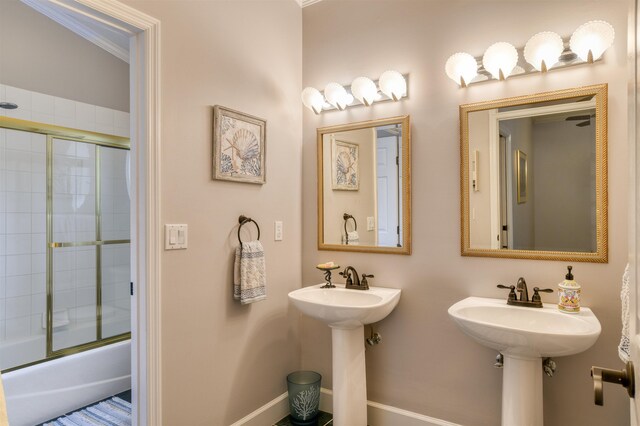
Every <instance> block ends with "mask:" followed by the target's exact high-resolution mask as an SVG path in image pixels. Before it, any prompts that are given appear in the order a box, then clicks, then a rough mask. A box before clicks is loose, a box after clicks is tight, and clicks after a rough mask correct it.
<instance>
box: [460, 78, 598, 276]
mask: <svg viewBox="0 0 640 426" xmlns="http://www.w3.org/2000/svg"><path fill="white" fill-rule="evenodd" d="M460 192H461V201H460V207H461V254H462V255H463V256H481V257H502V258H517V259H539V260H563V261H576V262H597V263H606V262H607V261H608V258H607V236H608V232H607V226H608V225H607V85H606V84H600V85H594V86H587V87H580V88H575V89H565V90H558V91H554V92H546V93H539V94H534V95H527V96H519V97H514V98H507V99H499V100H494V101H486V102H479V103H473V104H466V105H461V106H460Z"/></svg>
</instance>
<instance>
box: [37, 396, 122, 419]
mask: <svg viewBox="0 0 640 426" xmlns="http://www.w3.org/2000/svg"><path fill="white" fill-rule="evenodd" d="M44 425H45V426H130V425H131V403H129V402H127V401H125V400H124V399H121V398H118V397H117V396H114V397H113V398H109V399H105V400H104V401H100V402H98V403H96V404H93V405H90V406H88V407H86V408H83V409H82V410H78V411H74V412H73V413H70V414H67V415H66V416H62V417H59V418H58V419H56V420H53V421H51V422H47V423H45V424H44Z"/></svg>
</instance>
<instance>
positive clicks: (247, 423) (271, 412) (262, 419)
mask: <svg viewBox="0 0 640 426" xmlns="http://www.w3.org/2000/svg"><path fill="white" fill-rule="evenodd" d="M287 396H288V395H287V392H285V393H283V394H282V395H279V396H277V397H276V398H275V399H273V400H271V401H269V402H267V403H266V404H265V405H263V406H262V407H260V408H258V409H257V410H255V411H254V412H252V413H250V414H247V415H246V416H244V417H243V418H241V419H240V420H238V421H237V422H235V423H234V424H232V425H231V426H264V425H273V424H275V423H276V422H277V421H278V420H280V419H282V418H283V417H285V416H286V415H288V414H289V401H288V400H287Z"/></svg>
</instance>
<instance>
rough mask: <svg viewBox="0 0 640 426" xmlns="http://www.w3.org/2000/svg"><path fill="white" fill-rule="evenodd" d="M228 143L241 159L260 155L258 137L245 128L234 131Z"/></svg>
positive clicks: (244, 159)
mask: <svg viewBox="0 0 640 426" xmlns="http://www.w3.org/2000/svg"><path fill="white" fill-rule="evenodd" d="M230 145H231V147H232V148H233V151H234V154H235V155H237V156H238V157H240V158H241V159H242V160H243V161H246V160H252V159H254V158H258V156H259V155H260V143H259V142H258V138H256V135H254V134H253V133H251V132H250V131H249V130H247V129H240V130H238V131H237V132H235V133H234V134H233V139H232V140H231V142H230Z"/></svg>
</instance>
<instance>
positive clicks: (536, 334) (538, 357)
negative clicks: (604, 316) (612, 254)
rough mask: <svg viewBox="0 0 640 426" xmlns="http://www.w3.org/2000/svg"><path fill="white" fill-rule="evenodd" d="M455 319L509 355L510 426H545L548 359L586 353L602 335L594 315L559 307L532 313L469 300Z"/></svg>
mask: <svg viewBox="0 0 640 426" xmlns="http://www.w3.org/2000/svg"><path fill="white" fill-rule="evenodd" d="M449 315H450V316H451V318H452V319H453V320H454V321H455V323H456V324H457V325H458V327H460V329H461V330H462V331H463V332H464V333H465V334H467V335H468V336H470V337H471V338H472V339H474V340H475V341H477V342H478V343H480V344H482V345H484V346H487V347H489V348H492V349H495V350H497V351H499V352H500V353H502V355H503V359H504V367H503V371H502V425H504V426H511V425H528V426H543V423H544V416H543V404H542V358H546V357H552V356H553V357H557V356H564V355H573V354H577V353H579V352H582V351H585V350H587V349H589V348H590V347H591V346H592V345H593V344H594V343H595V342H596V340H597V339H598V336H599V335H600V330H601V328H600V322H599V321H598V318H596V316H595V315H594V314H593V312H591V309H589V308H585V307H581V308H580V312H579V313H577V314H565V313H562V312H560V311H558V307H557V305H555V304H544V306H543V307H542V308H528V307H522V306H511V305H507V301H506V300H504V299H487V298H482V297H468V298H466V299H464V300H461V301H459V302H458V303H455V304H454V305H452V306H451V307H450V308H449Z"/></svg>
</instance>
